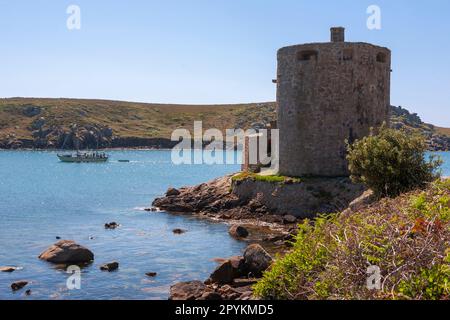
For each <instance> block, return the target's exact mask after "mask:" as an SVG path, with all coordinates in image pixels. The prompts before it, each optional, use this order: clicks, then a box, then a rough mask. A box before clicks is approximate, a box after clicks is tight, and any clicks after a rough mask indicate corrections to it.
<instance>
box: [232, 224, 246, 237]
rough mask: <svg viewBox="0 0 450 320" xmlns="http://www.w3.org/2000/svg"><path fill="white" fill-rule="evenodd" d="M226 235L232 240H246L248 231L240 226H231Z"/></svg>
mask: <svg viewBox="0 0 450 320" xmlns="http://www.w3.org/2000/svg"><path fill="white" fill-rule="evenodd" d="M228 233H229V234H230V235H231V236H232V237H234V238H246V237H248V230H247V229H246V228H245V227H243V226H240V225H233V226H231V227H230V229H229V230H228Z"/></svg>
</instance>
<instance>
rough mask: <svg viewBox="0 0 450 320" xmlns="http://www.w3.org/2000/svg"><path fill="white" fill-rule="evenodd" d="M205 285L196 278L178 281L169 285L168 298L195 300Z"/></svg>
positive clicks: (200, 294) (201, 293)
mask: <svg viewBox="0 0 450 320" xmlns="http://www.w3.org/2000/svg"><path fill="white" fill-rule="evenodd" d="M205 289H206V285H205V284H204V283H203V282H201V281H198V280H195V281H188V282H179V283H176V284H174V285H173V286H171V287H170V295H169V300H195V299H198V298H200V297H201V296H202V295H203V293H204V291H205Z"/></svg>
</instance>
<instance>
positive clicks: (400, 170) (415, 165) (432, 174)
mask: <svg viewBox="0 0 450 320" xmlns="http://www.w3.org/2000/svg"><path fill="white" fill-rule="evenodd" d="M426 150H427V146H426V143H425V139H424V138H423V137H422V136H421V135H420V134H418V133H417V134H416V133H410V132H409V133H408V132H405V131H402V130H394V129H389V128H387V127H386V126H385V125H383V126H382V127H381V129H380V132H379V133H378V134H377V135H374V134H371V135H370V136H368V137H365V138H363V139H361V140H356V141H355V142H354V143H353V144H352V145H348V155H347V160H348V162H349V171H350V173H351V178H352V180H353V181H354V182H358V183H359V182H360V183H363V184H364V185H366V186H367V187H369V188H370V189H372V190H373V191H374V192H375V193H376V194H377V195H379V196H389V197H395V196H398V195H399V194H401V193H403V192H407V191H410V190H414V189H416V188H423V187H424V186H425V184H426V183H428V182H431V181H433V180H435V179H436V178H437V176H438V175H437V174H436V172H437V169H438V167H439V166H440V165H441V163H442V161H441V160H436V159H435V158H434V157H433V156H430V159H429V160H428V161H427V160H426V159H425V152H426Z"/></svg>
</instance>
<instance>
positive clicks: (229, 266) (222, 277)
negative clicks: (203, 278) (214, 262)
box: [207, 256, 245, 284]
mask: <svg viewBox="0 0 450 320" xmlns="http://www.w3.org/2000/svg"><path fill="white" fill-rule="evenodd" d="M244 274H245V260H244V257H239V256H236V257H231V258H229V259H227V260H225V261H224V262H222V263H221V264H219V265H218V266H217V268H216V269H215V270H214V271H213V272H212V273H211V275H210V276H209V279H208V280H207V282H208V283H218V284H230V283H232V282H233V280H234V279H236V278H239V277H240V276H242V275H244Z"/></svg>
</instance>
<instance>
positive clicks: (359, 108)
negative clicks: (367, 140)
mask: <svg viewBox="0 0 450 320" xmlns="http://www.w3.org/2000/svg"><path fill="white" fill-rule="evenodd" d="M390 75H391V52H390V50H389V49H387V48H383V47H379V46H375V45H372V44H368V43H360V42H345V34H344V28H332V29H331V42H328V43H310V44H303V45H296V46H290V47H285V48H282V49H280V50H279V51H278V76H277V103H278V128H279V130H280V153H279V160H280V170H279V173H280V174H283V175H287V176H297V177H301V176H318V177H339V176H348V169H347V161H346V144H345V140H349V141H353V140H355V139H358V138H362V137H364V136H366V135H368V134H369V133H370V128H371V127H374V128H377V127H379V126H381V124H382V123H383V122H386V123H388V121H389V108H390Z"/></svg>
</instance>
